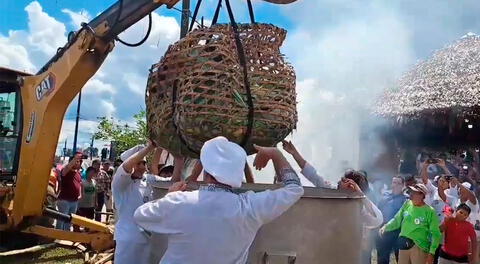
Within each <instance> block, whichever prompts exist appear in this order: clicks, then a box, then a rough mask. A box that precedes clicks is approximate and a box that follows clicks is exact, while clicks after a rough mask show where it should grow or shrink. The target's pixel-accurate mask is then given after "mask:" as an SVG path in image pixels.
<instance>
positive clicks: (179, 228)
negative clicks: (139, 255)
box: [135, 137, 303, 264]
mask: <svg viewBox="0 0 480 264" xmlns="http://www.w3.org/2000/svg"><path fill="white" fill-rule="evenodd" d="M256 148H257V151H258V153H257V156H256V158H255V161H254V165H255V167H256V168H257V169H262V168H264V167H265V166H266V165H267V163H268V162H269V160H272V161H273V165H274V167H275V170H276V173H277V175H279V177H280V180H282V182H283V184H284V187H282V188H279V189H277V190H273V191H271V190H267V191H264V192H259V193H254V192H252V191H249V192H246V193H242V194H238V193H236V192H234V190H233V189H232V188H238V187H240V186H241V184H242V179H243V177H244V167H245V162H246V158H247V155H246V153H245V151H244V150H243V149H242V148H241V147H240V146H239V145H237V144H235V143H233V142H229V141H228V140H227V139H226V138H224V137H217V138H214V139H211V140H209V141H207V142H205V144H204V146H203V147H202V150H201V153H200V160H201V162H202V165H203V169H204V181H205V182H206V183H207V184H205V185H202V186H201V187H200V189H199V190H197V191H191V192H185V191H184V190H185V188H186V184H185V183H184V182H178V183H176V184H174V185H173V186H172V187H171V188H170V190H169V193H168V194H167V195H166V196H165V197H164V198H162V199H159V200H156V201H153V202H150V203H146V204H144V205H142V206H140V207H139V208H138V209H137V210H136V211H135V221H136V222H137V224H138V225H139V226H141V227H142V228H144V229H145V230H148V231H152V232H156V233H161V234H166V235H167V236H168V249H167V251H166V252H165V255H164V256H163V258H162V260H161V261H160V263H162V264H187V263H188V264H207V263H208V264H244V263H246V261H247V258H248V250H249V248H250V245H251V244H252V242H253V239H254V238H255V235H256V233H257V231H258V229H259V228H260V227H261V226H262V225H264V224H266V223H268V222H270V221H272V220H273V219H275V218H277V217H278V216H280V215H281V214H283V213H284V212H285V211H286V210H287V209H288V208H290V206H292V205H293V204H294V203H295V202H296V201H298V200H299V199H300V197H301V196H302V195H303V188H302V186H301V184H300V180H299V178H298V176H297V174H296V173H295V171H294V170H293V169H292V168H291V166H290V164H289V163H288V162H287V160H286V159H285V157H283V155H282V154H281V152H280V151H279V150H278V149H276V148H264V147H256Z"/></svg>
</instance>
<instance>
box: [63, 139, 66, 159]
mask: <svg viewBox="0 0 480 264" xmlns="http://www.w3.org/2000/svg"><path fill="white" fill-rule="evenodd" d="M66 156H67V139H65V146H63V160H64V161H65V157H66Z"/></svg>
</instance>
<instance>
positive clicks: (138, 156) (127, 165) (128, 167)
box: [121, 140, 155, 173]
mask: <svg viewBox="0 0 480 264" xmlns="http://www.w3.org/2000/svg"><path fill="white" fill-rule="evenodd" d="M154 148H155V146H154V145H153V143H152V142H151V141H150V140H149V141H148V144H147V146H146V147H144V148H142V149H141V150H140V151H138V152H136V153H134V154H133V155H131V156H130V157H128V158H127V160H125V161H124V162H123V163H122V165H121V166H122V167H123V169H124V170H125V172H127V173H132V170H133V167H135V165H137V163H139V162H140V161H142V160H143V158H145V156H147V154H148V153H150V151H152V150H153V149H154Z"/></svg>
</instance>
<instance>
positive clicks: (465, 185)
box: [462, 182, 472, 190]
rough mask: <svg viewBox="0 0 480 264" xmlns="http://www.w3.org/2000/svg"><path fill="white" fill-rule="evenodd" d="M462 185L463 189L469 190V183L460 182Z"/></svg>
mask: <svg viewBox="0 0 480 264" xmlns="http://www.w3.org/2000/svg"><path fill="white" fill-rule="evenodd" d="M462 185H463V187H465V188H467V189H469V190H470V188H471V187H472V185H471V184H470V183H469V182H462Z"/></svg>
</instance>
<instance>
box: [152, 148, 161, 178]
mask: <svg viewBox="0 0 480 264" xmlns="http://www.w3.org/2000/svg"><path fill="white" fill-rule="evenodd" d="M162 152H163V149H162V148H160V147H158V148H156V149H155V152H154V153H153V158H152V164H151V165H150V172H151V173H152V174H153V175H158V173H159V171H158V164H159V163H160V158H161V157H162Z"/></svg>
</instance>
